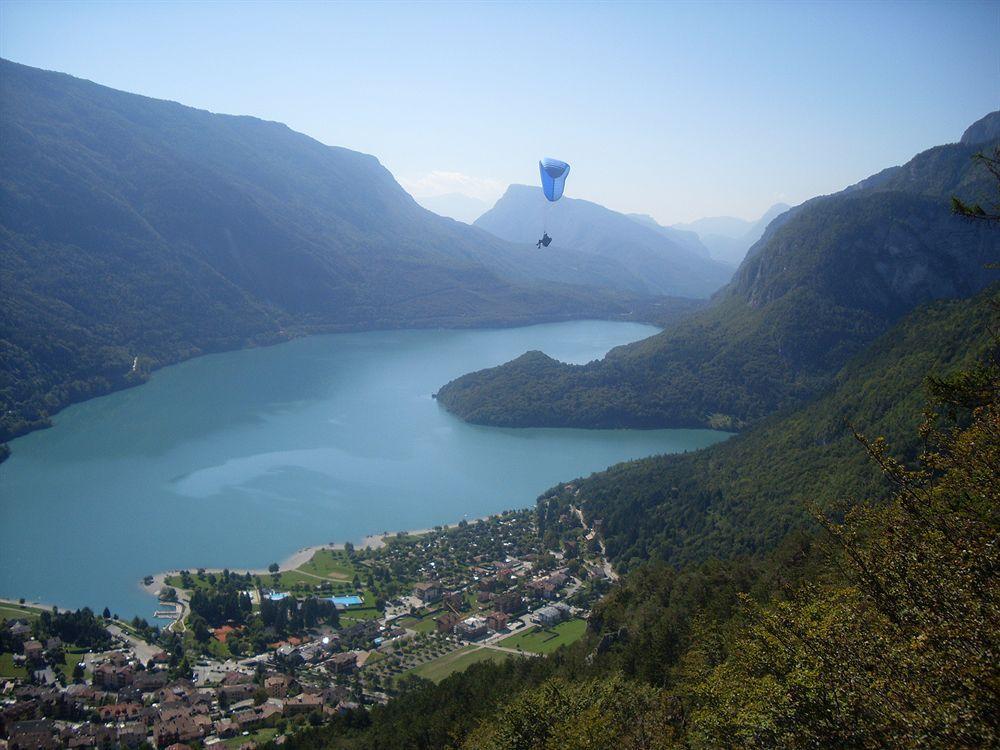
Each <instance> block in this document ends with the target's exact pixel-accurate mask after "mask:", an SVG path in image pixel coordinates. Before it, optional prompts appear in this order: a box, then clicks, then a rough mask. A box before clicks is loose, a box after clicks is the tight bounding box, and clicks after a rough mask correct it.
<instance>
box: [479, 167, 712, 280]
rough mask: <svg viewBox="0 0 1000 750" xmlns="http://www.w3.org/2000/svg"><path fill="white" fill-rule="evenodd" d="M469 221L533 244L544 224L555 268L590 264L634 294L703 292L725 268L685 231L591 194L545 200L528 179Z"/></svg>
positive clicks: (525, 243)
mask: <svg viewBox="0 0 1000 750" xmlns="http://www.w3.org/2000/svg"><path fill="white" fill-rule="evenodd" d="M475 225H476V226H477V227H480V228H482V229H485V230H486V231H488V232H490V233H492V234H494V235H496V236H497V237H500V238H502V239H504V240H508V241H510V242H513V243H518V244H524V245H529V246H532V247H533V246H534V243H535V242H536V240H538V238H539V237H541V236H542V232H543V231H547V232H548V234H549V235H551V236H552V238H553V242H552V244H551V245H550V246H549V247H548V248H547V249H546V250H545V254H547V255H548V256H549V257H551V258H553V259H555V260H556V261H557V263H558V264H559V265H560V266H561V267H563V268H565V269H567V271H568V270H569V269H581V270H582V269H584V268H587V267H590V266H594V267H595V272H596V273H598V274H600V277H601V278H604V279H605V280H610V281H611V283H613V285H614V286H615V287H617V288H622V289H628V290H631V291H634V292H636V293H641V294H667V295H677V296H682V297H707V296H708V295H710V294H712V293H713V292H714V291H716V290H717V289H719V288H720V287H721V286H723V285H724V284H725V283H726V282H727V281H729V278H730V277H731V275H732V269H731V268H728V267H726V266H725V265H724V264H722V263H718V262H716V261H713V260H711V259H710V258H709V257H708V252H707V251H706V250H705V248H704V247H703V246H702V245H701V243H700V242H698V240H697V237H694V236H692V235H691V234H690V233H685V232H680V231H677V230H673V229H670V228H669V227H661V226H659V225H656V224H655V222H653V225H650V224H649V222H647V221H644V220H643V219H642V218H639V219H635V218H632V217H630V216H627V215H625V214H621V213H618V212H616V211H612V210H611V209H608V208H605V207H604V206H600V205H598V204H596V203H591V202H590V201H585V200H579V199H575V198H566V197H564V198H562V199H561V200H559V201H558V202H556V203H549V202H548V201H546V200H545V198H544V196H543V195H542V194H541V191H540V190H539V189H538V188H537V187H529V186H527V185H511V186H510V187H509V188H508V189H507V192H506V193H505V194H504V195H503V197H502V198H500V200H499V201H497V203H496V205H495V206H493V208H492V209H490V210H489V211H487V212H486V213H485V214H483V215H482V216H480V217H479V218H478V219H477V220H476V222H475ZM591 283H593V282H591Z"/></svg>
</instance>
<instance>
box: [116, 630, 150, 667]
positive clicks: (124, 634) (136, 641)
mask: <svg viewBox="0 0 1000 750" xmlns="http://www.w3.org/2000/svg"><path fill="white" fill-rule="evenodd" d="M108 632H109V633H111V635H113V636H118V637H119V638H124V639H125V640H126V641H128V643H129V645H130V646H131V647H132V650H133V651H135V655H136V658H137V659H139V661H141V662H142V663H143V664H145V663H146V662H148V661H149V660H150V659H152V658H153V654H157V653H159V652H160V649H159V648H158V647H156V646H151V645H149V644H148V643H146V642H145V641H144V640H142V639H141V638H136V637H135V636H134V635H132V634H131V633H129V632H128V631H127V630H124V629H122V628H121V627H119V626H118V625H108Z"/></svg>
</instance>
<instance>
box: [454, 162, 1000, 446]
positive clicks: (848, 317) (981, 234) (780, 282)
mask: <svg viewBox="0 0 1000 750" xmlns="http://www.w3.org/2000/svg"><path fill="white" fill-rule="evenodd" d="M990 146H991V144H983V143H979V144H974V143H958V144H952V145H948V146H939V147H937V148H934V149H931V150H929V151H926V152H924V153H922V154H919V155H917V156H916V157H914V158H913V159H912V160H911V161H910V162H909V163H907V164H906V165H904V166H903V167H898V168H894V169H893V170H887V173H885V174H881V175H877V176H876V177H873V178H870V179H869V180H867V181H865V182H864V183H861V184H860V185H858V186H854V187H852V188H849V189H848V190H845V191H843V192H841V193H838V194H835V195H832V196H824V197H821V198H815V199H813V200H811V201H809V202H807V203H805V204H803V205H802V206H799V207H797V208H794V209H792V210H790V211H788V212H786V213H785V214H783V215H782V216H780V217H779V218H778V219H777V220H775V222H773V223H772V225H771V226H770V227H769V228H768V230H767V231H766V232H765V234H764V237H763V238H762V239H761V240H760V241H759V242H758V243H757V244H756V245H755V246H754V247H753V248H751V251H750V253H749V254H748V257H747V259H746V260H745V261H744V263H743V264H742V265H741V267H740V268H739V270H738V271H737V273H736V276H735V277H734V279H733V282H732V283H731V284H730V285H729V286H728V287H726V288H725V289H724V290H722V291H721V292H719V293H718V294H717V295H716V297H715V299H714V304H713V305H712V306H711V307H710V308H709V309H706V310H703V311H701V312H699V313H696V314H694V315H692V316H690V317H689V318H687V319H685V320H683V321H681V322H680V323H679V324H677V325H674V326H671V327H670V328H668V329H667V330H665V331H664V332H663V333H661V334H659V335H657V336H653V337H651V338H649V339H646V340H644V341H641V342H637V343H635V344H631V345H628V346H625V347H620V348H618V349H616V350H614V351H612V352H611V353H609V354H608V356H607V357H605V358H604V359H603V360H600V361H596V362H592V363H590V364H588V365H582V366H573V365H566V364H562V363H558V362H555V361H552V360H550V359H548V358H546V357H544V356H541V355H539V354H538V353H531V354H530V355H529V356H526V357H522V358H519V359H517V360H514V361H513V362H511V363H508V364H506V365H501V366H500V367H496V368H492V369H488V370H482V371H479V372H476V373H471V374H468V375H465V376H462V377H461V378H458V379H456V380H454V381H452V382H451V383H448V384H447V385H445V386H444V387H443V388H441V390H440V392H439V394H438V398H439V400H440V402H441V403H442V405H444V406H445V408H447V409H449V410H450V411H452V412H453V413H455V414H456V415H457V416H459V417H461V418H462V419H465V420H467V421H470V422H475V423H478V424H491V425H503V426H576V427H584V426H585V427H606V428H613V427H685V426H708V427H717V428H719V427H721V428H726V427H729V428H737V429H739V428H742V427H743V426H745V425H747V424H750V423H753V422H755V421H757V420H760V419H761V418H763V417H765V416H767V415H768V414H771V413H773V412H774V411H776V410H778V409H781V408H784V407H788V406H791V405H794V404H799V403H803V402H804V401H805V400H807V399H808V398H810V397H812V396H814V395H815V394H817V393H819V392H820V391H821V390H822V389H823V388H824V387H825V386H827V385H828V384H829V383H830V381H831V379H832V378H833V376H834V375H835V374H836V373H837V371H838V370H839V369H840V368H841V367H842V366H843V365H844V364H845V363H846V362H847V361H848V360H849V359H850V357H851V356H853V355H854V354H856V353H858V352H859V351H861V350H862V349H863V348H864V347H865V346H866V345H867V344H868V343H870V342H871V341H872V340H874V339H875V338H876V337H877V336H878V335H879V334H881V333H883V332H884V331H886V330H887V329H888V328H889V327H890V326H891V325H892V324H893V323H894V322H895V321H896V320H898V319H899V318H900V317H901V316H902V315H903V314H904V313H905V312H907V311H908V310H911V309H913V308H914V307H915V306H917V305H919V304H922V303H924V302H927V301H930V300H933V299H942V298H952V297H965V296H968V295H970V294H973V293H974V292H975V291H977V290H978V289H981V288H983V287H984V286H986V285H987V284H988V283H989V282H990V281H991V280H995V279H996V278H997V272H996V270H995V269H993V270H990V269H984V265H985V264H986V263H987V261H989V260H991V259H993V258H995V257H996V256H997V254H998V251H1000V238H998V236H997V235H996V233H995V232H992V231H991V230H990V228H989V227H987V226H983V225H982V224H979V223H972V222H968V221H965V220H964V219H963V218H961V217H959V216H954V215H950V214H949V213H948V212H947V211H943V210H942V207H943V206H946V205H947V204H948V201H950V199H951V197H952V196H953V195H956V194H957V195H963V196H966V198H968V199H970V200H971V199H972V198H973V197H975V196H982V195H990V194H992V192H994V188H993V187H992V185H991V183H990V175H989V174H988V173H987V172H986V171H985V170H983V169H982V168H981V166H980V165H979V164H978V163H976V161H975V160H974V159H973V156H974V155H975V154H976V153H978V152H979V151H981V150H983V149H984V148H989V147H990Z"/></svg>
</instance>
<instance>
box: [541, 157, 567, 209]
mask: <svg viewBox="0 0 1000 750" xmlns="http://www.w3.org/2000/svg"><path fill="white" fill-rule="evenodd" d="M538 171H539V173H540V174H541V176H542V192H543V193H545V197H546V198H548V199H549V200H550V201H552V202H555V201H557V200H559V199H560V198H562V194H563V187H564V186H565V185H566V175H568V174H569V164H567V163H566V162H564V161H559V160H558V159H549V158H545V159H542V160H541V161H540V162H538Z"/></svg>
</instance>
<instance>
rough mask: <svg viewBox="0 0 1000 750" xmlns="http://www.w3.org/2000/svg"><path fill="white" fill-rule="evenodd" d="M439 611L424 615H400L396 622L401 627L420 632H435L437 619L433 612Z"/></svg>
mask: <svg viewBox="0 0 1000 750" xmlns="http://www.w3.org/2000/svg"><path fill="white" fill-rule="evenodd" d="M437 612H440V610H437ZM437 612H435V613H432V614H427V615H424V616H423V617H400V618H399V619H398V620H396V621H395V624H396V625H399V627H401V628H409V629H410V630H416V631H417V632H418V633H433V632H434V631H435V630H436V629H437V620H435V619H434V617H433V614H437Z"/></svg>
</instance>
